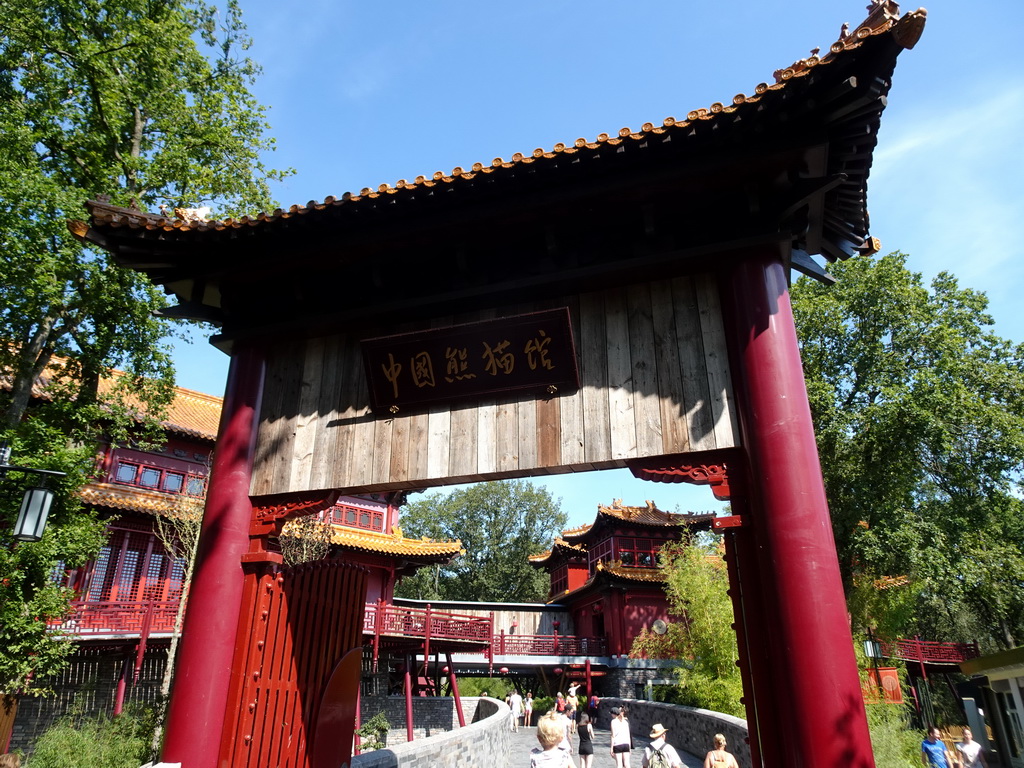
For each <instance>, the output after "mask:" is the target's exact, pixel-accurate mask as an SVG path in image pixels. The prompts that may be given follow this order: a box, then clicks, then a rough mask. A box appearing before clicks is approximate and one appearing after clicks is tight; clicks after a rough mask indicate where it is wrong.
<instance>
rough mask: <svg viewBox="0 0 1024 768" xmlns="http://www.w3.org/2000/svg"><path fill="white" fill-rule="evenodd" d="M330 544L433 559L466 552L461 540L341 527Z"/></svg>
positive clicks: (336, 530)
mask: <svg viewBox="0 0 1024 768" xmlns="http://www.w3.org/2000/svg"><path fill="white" fill-rule="evenodd" d="M331 541H332V543H334V544H336V545H338V546H340V547H345V548H348V549H358V550H361V551H363V552H373V553H377V554H384V555H404V556H407V557H427V558H431V559H439V558H440V559H451V558H453V557H455V556H456V555H458V554H460V553H462V552H463V551H464V550H463V549H462V542H461V541H432V540H430V539H410V538H406V537H405V536H402V535H401V533H380V532H377V531H361V530H357V529H355V528H349V527H348V526H341V525H336V526H334V531H333V535H332V537H331Z"/></svg>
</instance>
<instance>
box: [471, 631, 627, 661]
mask: <svg viewBox="0 0 1024 768" xmlns="http://www.w3.org/2000/svg"><path fill="white" fill-rule="evenodd" d="M491 648H492V649H493V650H494V653H495V654H497V655H499V656H606V655H607V653H608V649H607V645H606V643H605V640H604V638H603V637H577V636H575V635H558V634H555V635H506V634H505V633H504V632H501V633H500V634H497V635H495V636H494V637H493V638H492V641H491Z"/></svg>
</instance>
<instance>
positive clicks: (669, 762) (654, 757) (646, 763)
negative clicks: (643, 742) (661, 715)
mask: <svg viewBox="0 0 1024 768" xmlns="http://www.w3.org/2000/svg"><path fill="white" fill-rule="evenodd" d="M667 732H668V729H667V728H666V727H665V726H663V725H662V724H661V723H655V724H654V726H653V727H652V728H651V743H650V746H648V747H645V748H644V758H643V760H641V761H640V765H641V766H642V767H643V768H683V761H682V760H681V759H680V758H679V753H678V752H676V750H675V747H673V746H672V745H671V744H669V743H668V742H667V741H665V734H666V733H667Z"/></svg>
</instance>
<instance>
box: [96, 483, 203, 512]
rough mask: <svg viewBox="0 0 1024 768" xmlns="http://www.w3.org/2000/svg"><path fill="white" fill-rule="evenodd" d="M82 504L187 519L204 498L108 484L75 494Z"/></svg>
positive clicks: (98, 485) (101, 484)
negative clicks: (177, 516)
mask: <svg viewBox="0 0 1024 768" xmlns="http://www.w3.org/2000/svg"><path fill="white" fill-rule="evenodd" d="M78 495H79V497H80V498H81V499H82V501H83V502H85V503H86V504H91V505H93V506H97V507H109V508H111V509H122V510H130V511H132V512H144V513H147V514H150V515H164V516H169V515H179V514H180V515H185V516H191V515H193V514H199V513H201V512H202V509H203V504H204V499H200V498H196V497H194V496H183V495H181V494H174V493H161V492H160V491H149V490H144V489H142V488H134V487H129V486H124V485H114V484H112V483H89V484H88V485H86V486H84V487H83V488H82V489H81V490H80V491H79V492H78Z"/></svg>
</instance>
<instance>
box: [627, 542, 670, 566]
mask: <svg viewBox="0 0 1024 768" xmlns="http://www.w3.org/2000/svg"><path fill="white" fill-rule="evenodd" d="M663 543H664V542H661V541H657V540H655V539H641V538H633V537H631V536H620V537H618V538H617V539H616V541H615V550H616V559H618V560H619V561H621V562H622V564H623V565H629V566H632V567H634V568H657V566H658V551H659V550H660V549H661V547H662V544H663Z"/></svg>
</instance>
